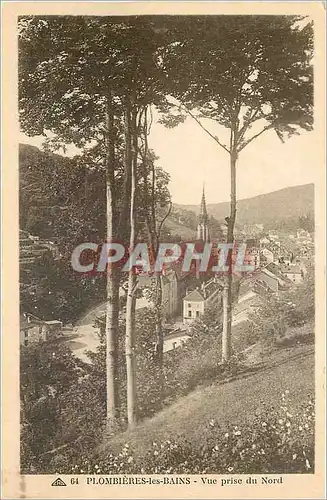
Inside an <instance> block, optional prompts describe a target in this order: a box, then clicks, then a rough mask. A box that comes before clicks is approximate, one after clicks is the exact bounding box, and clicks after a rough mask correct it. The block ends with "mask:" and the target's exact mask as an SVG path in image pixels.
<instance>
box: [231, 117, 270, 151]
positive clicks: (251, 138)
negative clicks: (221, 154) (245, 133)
mask: <svg viewBox="0 0 327 500" xmlns="http://www.w3.org/2000/svg"><path fill="white" fill-rule="evenodd" d="M272 128H273V124H272V123H270V124H269V125H266V127H264V128H263V129H262V130H261V131H260V132H258V133H257V134H255V135H253V136H252V137H250V139H248V140H247V141H245V142H244V143H243V145H242V146H241V147H239V148H238V149H237V152H238V153H239V152H240V151H242V149H244V148H245V147H246V146H247V145H248V144H250V142H252V141H254V139H256V138H257V137H259V136H260V135H261V134H263V133H264V132H266V130H270V129H272Z"/></svg>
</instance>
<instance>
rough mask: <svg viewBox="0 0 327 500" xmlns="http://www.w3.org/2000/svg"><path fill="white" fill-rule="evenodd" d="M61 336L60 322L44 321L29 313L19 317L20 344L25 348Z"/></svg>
mask: <svg viewBox="0 0 327 500" xmlns="http://www.w3.org/2000/svg"><path fill="white" fill-rule="evenodd" d="M61 334H62V322H61V321H58V320H50V321H44V320H42V319H40V318H38V317H37V316H34V315H33V314H29V313H24V314H22V315H21V317H20V344H21V345H24V346H25V347H27V346H29V345H31V344H33V343H36V342H40V341H43V342H44V341H46V340H53V339H55V338H57V337H58V336H59V335H61Z"/></svg>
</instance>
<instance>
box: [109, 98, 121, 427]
mask: <svg viewBox="0 0 327 500" xmlns="http://www.w3.org/2000/svg"><path fill="white" fill-rule="evenodd" d="M113 120H114V115H113V111H112V99H111V95H110V94H109V95H108V96H107V100H106V201H107V214H106V215H107V227H106V233H107V241H108V242H110V241H112V240H113V239H114V237H115V227H114V223H115V192H114V179H115V176H114V162H115V141H114V129H113ZM118 315H119V280H118V278H117V271H116V269H115V267H114V266H112V265H110V264H108V266H107V306H106V375H107V394H106V396H107V429H108V430H109V431H112V430H113V429H114V427H115V425H116V423H117V418H118V406H119V403H118V394H119V392H118V366H117V364H118V361H117V358H118Z"/></svg>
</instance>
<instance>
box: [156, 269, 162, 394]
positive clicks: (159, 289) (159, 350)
mask: <svg viewBox="0 0 327 500" xmlns="http://www.w3.org/2000/svg"><path fill="white" fill-rule="evenodd" d="M155 279H156V287H155V288H156V290H155V302H154V309H155V322H156V353H155V354H156V359H157V363H158V367H159V384H160V386H161V388H162V386H163V373H162V369H163V331H162V276H161V275H160V274H159V273H158V275H157V276H156V278H155Z"/></svg>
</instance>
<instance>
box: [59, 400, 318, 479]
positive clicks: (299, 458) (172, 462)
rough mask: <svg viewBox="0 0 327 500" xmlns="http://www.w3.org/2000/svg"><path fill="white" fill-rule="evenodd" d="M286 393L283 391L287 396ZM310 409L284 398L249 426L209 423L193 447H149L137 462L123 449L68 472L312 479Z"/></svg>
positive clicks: (134, 455)
mask: <svg viewBox="0 0 327 500" xmlns="http://www.w3.org/2000/svg"><path fill="white" fill-rule="evenodd" d="M286 393H288V391H286ZM314 416H315V413H314V404H313V401H312V399H309V400H308V401H307V403H306V404H305V405H303V407H302V408H301V409H300V410H299V411H298V412H297V413H295V412H293V411H292V410H291V409H290V408H289V404H288V402H287V394H283V395H282V398H281V405H280V408H279V409H278V411H276V410H275V409H272V408H265V409H263V410H262V411H261V413H260V414H258V415H256V416H255V418H254V420H253V422H251V423H247V424H244V425H242V426H234V425H232V424H231V425H230V426H229V427H228V428H225V429H222V428H220V427H219V425H217V423H216V422H215V421H214V420H211V421H210V422H208V423H207V426H206V432H205V434H204V435H202V436H200V437H199V440H198V441H197V442H196V443H191V442H188V441H187V440H185V439H182V438H181V439H179V440H175V441H173V440H170V439H169V436H167V439H166V440H165V441H163V442H153V443H152V446H151V448H150V449H148V450H147V451H146V453H145V454H143V455H142V456H138V454H137V450H133V449H131V447H130V446H129V444H128V443H126V444H125V445H124V447H123V448H122V449H121V451H120V452H119V453H117V454H113V453H109V454H108V455H107V456H105V457H103V456H102V457H101V456H100V455H98V456H94V457H93V458H91V459H90V457H87V456H85V457H83V458H82V460H80V461H75V462H74V463H73V465H72V466H71V469H70V471H68V470H65V469H62V470H60V469H58V470H57V471H56V472H58V473H69V472H70V473H81V474H82V473H88V474H139V473H142V474H213V473H215V474H218V473H219V474H228V473H231V474H245V473H251V474H254V473H260V474H263V473H267V474H277V473H284V474H287V473H314V431H315V426H314V421H315V419H314Z"/></svg>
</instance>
